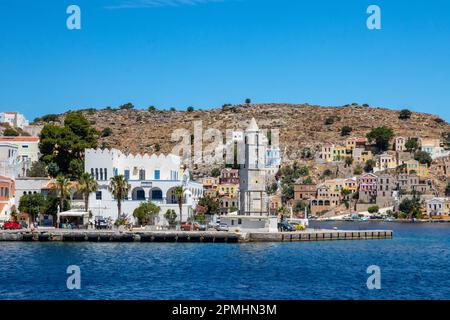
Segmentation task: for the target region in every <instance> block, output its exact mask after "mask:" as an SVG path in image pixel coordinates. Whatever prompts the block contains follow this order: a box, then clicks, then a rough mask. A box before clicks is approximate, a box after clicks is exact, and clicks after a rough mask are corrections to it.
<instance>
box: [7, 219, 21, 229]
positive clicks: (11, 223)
mask: <svg viewBox="0 0 450 320" xmlns="http://www.w3.org/2000/svg"><path fill="white" fill-rule="evenodd" d="M3 229H4V230H17V229H22V226H21V225H20V223H18V222H16V221H8V222H5V224H4V225H3Z"/></svg>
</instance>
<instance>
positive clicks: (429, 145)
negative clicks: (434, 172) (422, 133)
mask: <svg viewBox="0 0 450 320" xmlns="http://www.w3.org/2000/svg"><path fill="white" fill-rule="evenodd" d="M420 150H422V151H425V152H428V153H429V154H430V156H431V158H432V159H433V160H435V159H438V158H442V157H446V156H448V155H450V151H448V150H445V149H444V148H443V147H442V146H441V141H440V139H432V138H422V139H420Z"/></svg>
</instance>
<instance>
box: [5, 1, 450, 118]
mask: <svg viewBox="0 0 450 320" xmlns="http://www.w3.org/2000/svg"><path fill="white" fill-rule="evenodd" d="M70 4H77V5H79V6H80V8H81V15H82V16H81V18H82V29H81V30H68V29H67V28H66V19H67V17H68V15H67V14H66V8H67V6H68V5H70ZM370 4H377V5H379V6H380V7H381V10H382V30H376V31H371V30H368V29H367V28H366V19H367V16H368V15H367V14H366V9H367V7H368V6H369V5H370ZM449 57H450V1H447V0H440V1H439V0H433V1H425V0H418V1H406V0H395V1H380V0H371V1H364V0H345V1H343V0H342V1H337V0H336V1H323V0H315V1H312V0H310V1H300V0H214V1H213V0H110V1H107V0H71V1H65V0H43V1H31V0H30V1H25V0H21V1H17V0H1V1H0V110H8V111H10V110H17V111H20V112H23V113H25V114H26V115H27V116H28V117H29V118H31V119H33V118H34V117H36V116H40V115H43V114H47V113H59V112H63V111H66V110H68V109H72V110H74V109H77V108H90V107H95V108H101V107H106V106H118V105H120V104H122V103H126V102H129V101H130V102H132V103H134V104H135V106H136V107H138V108H146V107H147V106H149V105H155V106H157V107H160V108H170V107H175V108H179V109H185V108H186V107H187V106H190V105H192V106H194V107H195V108H208V107H218V106H221V105H222V104H224V103H240V102H243V100H244V99H245V98H247V97H249V98H252V100H253V102H256V103H270V102H286V103H305V102H307V103H310V104H321V105H343V104H347V103H352V102H359V103H369V104H370V105H374V106H383V107H389V108H394V109H400V108H405V107H406V108H410V109H411V110H416V111H421V112H429V113H434V114H438V115H439V116H441V117H442V118H444V119H446V120H447V121H450V111H449V110H450V107H449V104H450V90H449V88H450V58H449Z"/></svg>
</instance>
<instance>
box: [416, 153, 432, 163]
mask: <svg viewBox="0 0 450 320" xmlns="http://www.w3.org/2000/svg"><path fill="white" fill-rule="evenodd" d="M414 159H415V160H417V161H419V162H420V163H422V164H427V165H428V166H430V165H431V163H432V162H433V159H432V158H431V156H430V154H429V153H428V152H426V151H417V152H416V153H415V154H414Z"/></svg>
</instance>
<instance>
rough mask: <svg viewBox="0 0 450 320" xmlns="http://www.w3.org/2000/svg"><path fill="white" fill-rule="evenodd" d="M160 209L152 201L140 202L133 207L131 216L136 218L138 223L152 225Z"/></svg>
mask: <svg viewBox="0 0 450 320" xmlns="http://www.w3.org/2000/svg"><path fill="white" fill-rule="evenodd" d="M160 211H161V208H160V207H159V206H157V205H156V204H154V203H152V202H142V203H141V204H140V205H139V207H137V208H136V209H134V211H133V217H135V218H136V219H137V220H138V223H139V224H140V225H146V224H150V225H154V224H155V217H156V216H157V215H158V213H159V212H160Z"/></svg>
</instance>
